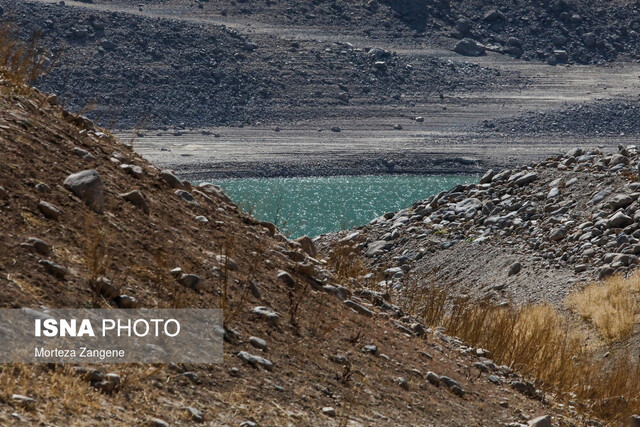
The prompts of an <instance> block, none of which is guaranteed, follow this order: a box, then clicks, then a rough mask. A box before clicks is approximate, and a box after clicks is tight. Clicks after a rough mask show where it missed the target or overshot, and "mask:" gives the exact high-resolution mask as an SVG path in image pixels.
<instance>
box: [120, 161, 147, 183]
mask: <svg viewBox="0 0 640 427" xmlns="http://www.w3.org/2000/svg"><path fill="white" fill-rule="evenodd" d="M120 169H122V170H123V171H125V172H126V173H128V174H129V175H133V177H134V178H137V179H141V178H142V177H143V176H144V170H142V168H141V167H140V166H136V165H127V164H122V165H120Z"/></svg>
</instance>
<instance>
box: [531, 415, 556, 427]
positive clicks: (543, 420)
mask: <svg viewBox="0 0 640 427" xmlns="http://www.w3.org/2000/svg"><path fill="white" fill-rule="evenodd" d="M529 427H551V416H549V415H544V416H542V417H538V418H535V419H533V420H531V421H529Z"/></svg>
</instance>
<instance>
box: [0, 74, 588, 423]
mask: <svg viewBox="0 0 640 427" xmlns="http://www.w3.org/2000/svg"><path fill="white" fill-rule="evenodd" d="M0 164H1V168H0V170H1V171H2V172H0V209H1V211H2V218H3V220H2V222H0V232H1V233H2V235H3V236H4V237H3V239H2V240H1V243H0V273H1V274H0V301H1V304H2V306H3V307H31V308H33V309H36V310H38V309H42V308H45V307H67V308H78V307H101V308H116V307H164V308H170V307H201V308H205V307H224V308H225V335H224V337H225V348H224V363H223V364H221V365H205V366H202V365H194V366H182V365H168V366H166V365H154V366H140V365H122V366H88V367H82V366H57V365H29V366H24V365H5V366H2V367H1V368H0V384H2V387H1V389H2V391H1V392H0V423H1V424H3V425H8V424H10V423H20V424H36V423H38V424H39V423H43V424H48V425H88V424H95V425H97V424H105V423H109V424H111V425H152V426H166V425H191V424H195V423H205V424H207V425H242V426H257V425H345V424H353V425H365V424H367V425H371V424H375V425H398V424H404V425H409V424H414V425H415V424H422V425H424V424H436V425H442V424H447V425H459V426H463V425H464V426H468V425H486V421H487V420H491V421H492V422H494V423H498V424H509V423H511V424H510V425H521V424H526V423H527V422H529V423H530V425H537V426H546V425H549V424H548V423H549V420H551V419H553V422H554V423H562V424H569V425H571V424H572V423H575V422H578V420H580V419H581V418H580V415H578V414H576V413H575V412H574V411H573V410H568V409H563V408H562V407H561V406H558V405H556V403H555V400H554V399H553V397H551V396H545V395H543V394H542V393H540V392H538V391H536V386H535V385H534V383H532V382H530V381H532V380H533V379H531V378H522V377H521V376H519V375H518V374H517V373H516V372H514V370H513V369H512V368H509V367H507V366H499V365H498V364H496V363H494V362H493V361H492V360H491V354H490V353H489V352H487V351H485V350H482V349H477V348H473V347H470V346H467V345H465V344H464V343H463V342H461V341H460V340H458V339H456V338H453V337H448V336H446V335H444V334H443V333H442V332H441V330H432V329H428V328H427V325H423V324H421V323H420V322H418V321H417V320H416V319H414V318H412V317H411V316H406V315H405V313H403V311H402V310H401V309H399V308H398V307H396V306H393V305H391V304H383V305H382V306H380V305H374V304H373V303H372V301H373V300H372V296H371V294H366V293H364V294H363V293H357V294H356V293H354V292H353V291H352V290H351V289H350V287H349V286H350V283H349V282H348V281H347V280H344V279H343V278H341V277H340V276H336V275H333V274H332V273H330V272H329V270H328V267H330V265H328V264H327V261H322V260H319V259H318V258H317V257H318V255H316V252H315V248H314V245H313V244H312V242H310V241H309V240H308V239H302V240H300V241H297V242H293V241H290V240H288V239H287V238H286V237H284V236H283V235H282V234H280V233H279V232H278V231H277V230H276V229H275V227H273V225H271V224H268V223H258V222H257V221H256V220H255V219H253V218H251V217H249V216H247V215H244V214H242V213H240V212H239V211H238V209H237V207H236V206H235V205H234V204H233V203H231V202H230V201H229V200H228V199H227V198H226V196H225V195H224V194H223V193H221V192H220V191H219V189H218V188H217V187H215V186H213V185H210V184H205V185H200V186H198V187H194V186H192V185H190V184H189V183H188V182H185V181H183V180H181V179H180V178H178V177H176V176H175V175H174V174H173V173H171V172H170V171H161V170H159V169H157V168H156V167H154V166H153V165H151V164H149V163H148V162H146V161H145V160H143V159H142V158H141V157H140V156H138V155H137V154H135V153H134V152H133V151H132V149H131V147H130V146H128V145H127V144H125V143H123V142H121V141H118V140H116V139H114V138H113V137H111V136H110V135H109V134H108V133H106V132H104V131H103V130H101V129H100V128H98V127H96V126H95V125H93V124H92V123H91V122H90V121H88V120H87V119H85V118H83V117H81V116H76V115H73V114H69V113H68V112H66V111H65V110H64V109H62V108H61V107H60V106H58V105H57V99H56V97H55V96H47V95H44V94H42V93H39V92H37V91H35V90H31V89H27V88H25V87H15V86H11V85H9V84H8V83H6V81H3V82H2V83H1V84H0ZM509 384H510V385H511V387H510V386H508V385H509ZM512 387H513V388H512ZM513 389H515V390H520V392H515V393H514V391H513ZM537 417H543V418H540V419H538V418H537ZM545 417H546V418H545ZM572 420H573V421H572Z"/></svg>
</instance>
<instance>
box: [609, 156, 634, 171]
mask: <svg viewBox="0 0 640 427" xmlns="http://www.w3.org/2000/svg"><path fill="white" fill-rule="evenodd" d="M628 164H629V159H628V158H627V157H626V156H623V155H622V154H614V155H613V156H611V159H610V160H609V167H610V168H611V167H614V166H617V165H628Z"/></svg>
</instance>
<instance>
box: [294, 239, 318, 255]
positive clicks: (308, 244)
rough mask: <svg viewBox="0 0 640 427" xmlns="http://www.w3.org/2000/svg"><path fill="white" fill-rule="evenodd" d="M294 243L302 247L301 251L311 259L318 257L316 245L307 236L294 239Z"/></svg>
mask: <svg viewBox="0 0 640 427" xmlns="http://www.w3.org/2000/svg"><path fill="white" fill-rule="evenodd" d="M296 242H298V243H300V245H302V250H303V251H305V252H306V253H307V255H309V256H310V257H312V258H315V257H316V255H318V251H317V249H316V245H315V244H314V243H313V240H311V238H309V237H308V236H302V237H300V238H298V239H296Z"/></svg>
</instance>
